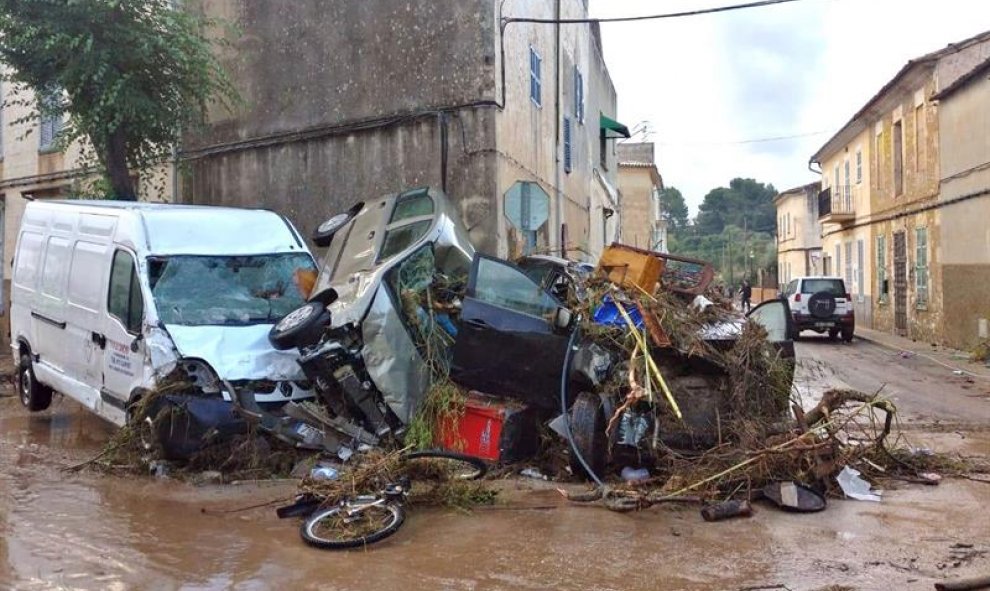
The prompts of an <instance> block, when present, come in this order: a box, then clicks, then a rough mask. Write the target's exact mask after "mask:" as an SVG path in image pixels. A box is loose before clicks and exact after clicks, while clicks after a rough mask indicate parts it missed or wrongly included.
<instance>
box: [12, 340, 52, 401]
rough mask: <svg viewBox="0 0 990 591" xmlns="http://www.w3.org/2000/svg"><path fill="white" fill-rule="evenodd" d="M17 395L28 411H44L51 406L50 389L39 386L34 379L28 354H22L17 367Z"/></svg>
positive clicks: (32, 367)
mask: <svg viewBox="0 0 990 591" xmlns="http://www.w3.org/2000/svg"><path fill="white" fill-rule="evenodd" d="M17 393H18V394H19V395H20V398H21V404H23V405H24V406H25V407H27V409H28V410H30V411H39V410H45V409H46V408H48V407H49V406H51V404H52V389H51V388H49V387H48V386H45V385H43V384H39V383H38V380H37V379H36V378H35V377H34V366H33V363H32V361H31V355H30V354H29V353H22V354H21V359H20V363H18V365H17Z"/></svg>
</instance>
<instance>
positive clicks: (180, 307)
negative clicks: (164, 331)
mask: <svg viewBox="0 0 990 591" xmlns="http://www.w3.org/2000/svg"><path fill="white" fill-rule="evenodd" d="M315 276H316V266H315V265H314V263H313V259H312V257H310V256H309V255H308V254H304V253H287V254H271V255H257V256H170V257H149V258H148V283H149V285H150V287H151V294H152V296H153V297H154V299H155V304H156V306H157V308H158V316H159V318H161V321H162V322H164V323H165V324H176V325H182V326H209V325H220V326H245V325H250V324H271V323H273V322H275V321H276V320H278V319H279V318H281V317H282V316H285V315H286V314H288V313H289V312H291V311H293V310H295V309H296V308H298V307H299V306H301V305H303V303H305V301H306V298H307V296H308V295H309V291H310V289H311V288H312V286H313V282H314V280H315Z"/></svg>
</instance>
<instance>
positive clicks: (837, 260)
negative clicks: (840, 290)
mask: <svg viewBox="0 0 990 591" xmlns="http://www.w3.org/2000/svg"><path fill="white" fill-rule="evenodd" d="M841 252H842V245H841V244H836V245H835V274H836V275H838V274H839V269H840V268H841V267H842V265H841V264H840V263H842V258H841V257H840V256H839V254H840V253H841Z"/></svg>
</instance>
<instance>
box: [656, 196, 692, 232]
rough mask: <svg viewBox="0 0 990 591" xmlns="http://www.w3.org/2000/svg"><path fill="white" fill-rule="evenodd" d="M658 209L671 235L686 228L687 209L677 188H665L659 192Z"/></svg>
mask: <svg viewBox="0 0 990 591" xmlns="http://www.w3.org/2000/svg"><path fill="white" fill-rule="evenodd" d="M660 208H661V211H660V213H661V215H662V216H663V219H664V220H665V221H666V222H667V229H668V230H669V231H670V233H671V234H673V233H676V232H678V231H680V230H683V229H684V228H685V227H687V224H688V207H687V204H686V203H685V202H684V196H683V195H681V192H680V191H678V190H677V187H667V188H665V189H664V190H663V191H660Z"/></svg>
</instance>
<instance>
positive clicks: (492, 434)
mask: <svg viewBox="0 0 990 591" xmlns="http://www.w3.org/2000/svg"><path fill="white" fill-rule="evenodd" d="M442 433H443V446H444V447H445V448H446V449H449V450H453V451H458V452H461V453H464V454H468V455H470V456H474V457H478V458H482V459H484V460H488V461H490V462H515V461H519V460H521V459H523V458H526V457H529V456H530V455H532V454H533V453H535V452H536V446H537V444H538V442H539V433H538V431H537V422H536V420H535V416H534V414H533V413H532V412H531V411H530V410H529V409H528V407H526V405H524V404H522V403H520V402H516V401H512V400H504V399H499V398H495V397H493V396H488V395H485V394H481V393H480V392H471V393H469V394H468V398H467V401H466V402H465V404H464V414H463V415H461V416H460V417H458V419H456V421H455V422H454V424H452V425H451V424H447V425H444V427H443V429H442Z"/></svg>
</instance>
